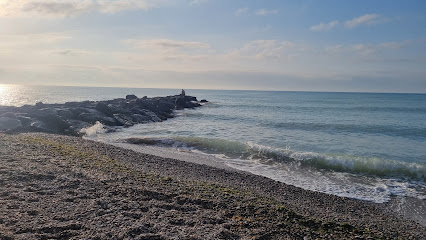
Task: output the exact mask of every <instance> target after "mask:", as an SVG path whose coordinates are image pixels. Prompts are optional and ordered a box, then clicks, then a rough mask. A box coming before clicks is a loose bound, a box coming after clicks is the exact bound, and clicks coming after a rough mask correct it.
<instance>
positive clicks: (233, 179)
mask: <svg viewBox="0 0 426 240" xmlns="http://www.w3.org/2000/svg"><path fill="white" fill-rule="evenodd" d="M0 209H1V210H0V211H1V213H2V214H1V215H0V239H369V238H371V239H386V238H390V239H422V238H423V237H424V236H425V233H426V228H425V227H424V226H421V225H420V224H418V223H415V222H414V221H411V220H408V219H405V218H402V217H399V216H397V215H395V214H393V213H392V211H389V209H387V208H385V207H384V205H380V204H373V203H369V202H365V201H359V200H354V199H348V198H343V197H337V196H332V195H327V194H322V193H317V192H312V191H306V190H303V189H300V188H297V187H293V186H289V185H286V184H284V183H280V182H277V181H274V180H271V179H268V178H265V177H261V176H256V175H253V174H250V173H246V172H240V171H234V170H232V169H226V168H220V167H219V166H208V165H201V164H196V163H193V162H187V161H179V160H176V159H171V158H164V157H159V156H154V155H150V154H144V153H140V152H135V151H132V150H129V149H124V148H120V147H117V146H112V145H107V144H104V143H99V142H93V141H88V140H84V139H81V138H77V137H67V136H60V135H49V134H40V133H30V134H29V133H28V134H19V135H5V134H0Z"/></svg>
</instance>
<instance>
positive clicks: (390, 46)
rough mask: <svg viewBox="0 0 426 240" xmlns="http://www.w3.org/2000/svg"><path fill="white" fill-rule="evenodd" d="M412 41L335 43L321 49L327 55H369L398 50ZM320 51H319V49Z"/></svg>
mask: <svg viewBox="0 0 426 240" xmlns="http://www.w3.org/2000/svg"><path fill="white" fill-rule="evenodd" d="M412 43H413V41H410V40H406V41H401V42H382V43H377V44H366V43H359V44H351V45H342V44H340V45H335V46H328V47H325V48H324V49H323V52H322V53H325V54H327V55H330V56H331V55H333V56H336V55H342V56H347V57H349V56H354V55H358V56H363V57H369V56H373V55H377V54H379V53H386V52H390V51H392V50H398V49H402V48H405V47H408V46H410V44H412ZM320 52H321V51H320Z"/></svg>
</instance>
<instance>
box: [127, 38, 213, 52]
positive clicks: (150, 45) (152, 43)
mask: <svg viewBox="0 0 426 240" xmlns="http://www.w3.org/2000/svg"><path fill="white" fill-rule="evenodd" d="M124 42H125V43H127V44H129V45H131V46H133V47H135V48H144V49H150V50H153V51H160V52H169V51H176V50H185V49H186V50H191V49H207V48H209V47H210V45H209V44H207V43H202V42H193V41H176V40H171V39H149V40H140V39H127V40H125V41H124Z"/></svg>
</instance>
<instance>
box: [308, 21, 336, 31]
mask: <svg viewBox="0 0 426 240" xmlns="http://www.w3.org/2000/svg"><path fill="white" fill-rule="evenodd" d="M337 25H339V21H331V22H328V23H320V24H318V25H314V26H312V27H311V28H310V29H311V31H314V32H321V31H328V30H331V29H332V28H334V27H336V26H337Z"/></svg>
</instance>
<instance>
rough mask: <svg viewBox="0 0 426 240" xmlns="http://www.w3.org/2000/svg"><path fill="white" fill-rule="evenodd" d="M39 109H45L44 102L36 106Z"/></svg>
mask: <svg viewBox="0 0 426 240" xmlns="http://www.w3.org/2000/svg"><path fill="white" fill-rule="evenodd" d="M35 106H36V107H37V108H43V107H44V103H42V102H37V103H36V105H35Z"/></svg>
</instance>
